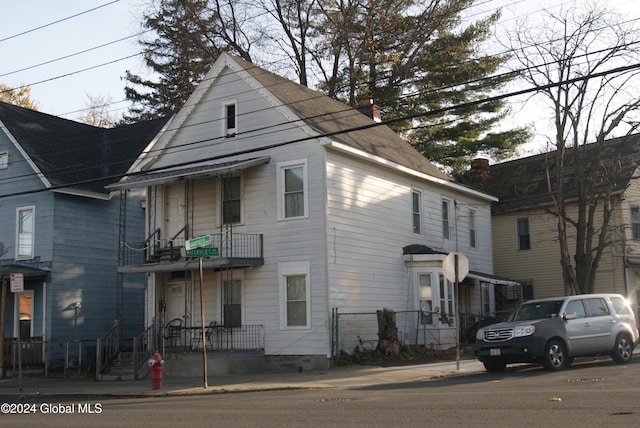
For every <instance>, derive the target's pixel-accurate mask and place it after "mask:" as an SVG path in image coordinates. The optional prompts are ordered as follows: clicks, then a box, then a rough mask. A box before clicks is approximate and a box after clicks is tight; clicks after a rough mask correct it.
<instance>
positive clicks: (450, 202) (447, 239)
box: [440, 198, 455, 242]
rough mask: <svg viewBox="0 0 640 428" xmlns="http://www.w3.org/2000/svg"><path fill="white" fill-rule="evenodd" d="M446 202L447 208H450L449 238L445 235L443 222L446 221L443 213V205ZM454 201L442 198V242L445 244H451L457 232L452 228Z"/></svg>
mask: <svg viewBox="0 0 640 428" xmlns="http://www.w3.org/2000/svg"><path fill="white" fill-rule="evenodd" d="M444 202H446V203H447V206H448V212H447V224H448V226H449V230H448V234H449V236H448V237H446V236H445V234H444V224H443V223H444V222H443V221H442V220H444V213H443V212H442V205H443V203H444ZM453 209H454V207H453V200H452V199H449V198H442V201H441V202H440V210H441V211H440V224H442V240H443V241H444V242H449V241H451V240H452V235H453V234H454V233H455V231H454V230H453V228H452V224H453V221H452V219H453V212H452V211H453Z"/></svg>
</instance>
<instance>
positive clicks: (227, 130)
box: [224, 101, 238, 137]
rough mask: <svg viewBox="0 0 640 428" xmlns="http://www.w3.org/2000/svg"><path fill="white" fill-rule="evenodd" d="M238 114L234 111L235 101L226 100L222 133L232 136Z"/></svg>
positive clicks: (235, 128) (236, 125)
mask: <svg viewBox="0 0 640 428" xmlns="http://www.w3.org/2000/svg"><path fill="white" fill-rule="evenodd" d="M237 127H238V115H237V111H236V102H235V101H233V102H228V103H225V105H224V135H225V136H227V137H233V136H235V135H236V133H237Z"/></svg>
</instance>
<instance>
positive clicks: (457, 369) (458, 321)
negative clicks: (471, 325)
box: [453, 253, 460, 371]
mask: <svg viewBox="0 0 640 428" xmlns="http://www.w3.org/2000/svg"><path fill="white" fill-rule="evenodd" d="M454 259H455V260H454V264H455V266H454V270H455V279H456V281H455V284H454V286H453V294H454V296H453V297H454V299H455V302H456V317H455V324H456V371H460V305H459V303H460V302H459V301H458V300H459V298H458V295H459V294H460V293H458V284H459V282H458V254H457V253H456V254H455V256H454Z"/></svg>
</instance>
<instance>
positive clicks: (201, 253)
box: [185, 247, 220, 257]
mask: <svg viewBox="0 0 640 428" xmlns="http://www.w3.org/2000/svg"><path fill="white" fill-rule="evenodd" d="M219 255H220V252H219V251H218V247H204V248H194V249H193V250H186V251H185V257H217V256H219Z"/></svg>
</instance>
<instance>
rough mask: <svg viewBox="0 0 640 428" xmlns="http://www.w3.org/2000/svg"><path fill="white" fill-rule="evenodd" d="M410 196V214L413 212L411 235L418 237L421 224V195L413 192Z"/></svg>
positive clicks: (415, 191)
mask: <svg viewBox="0 0 640 428" xmlns="http://www.w3.org/2000/svg"><path fill="white" fill-rule="evenodd" d="M411 194H412V207H413V208H412V212H413V233H414V234H416V235H420V233H421V230H422V228H421V224H422V194H421V193H420V192H419V191H417V190H413V191H412V192H411Z"/></svg>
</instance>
